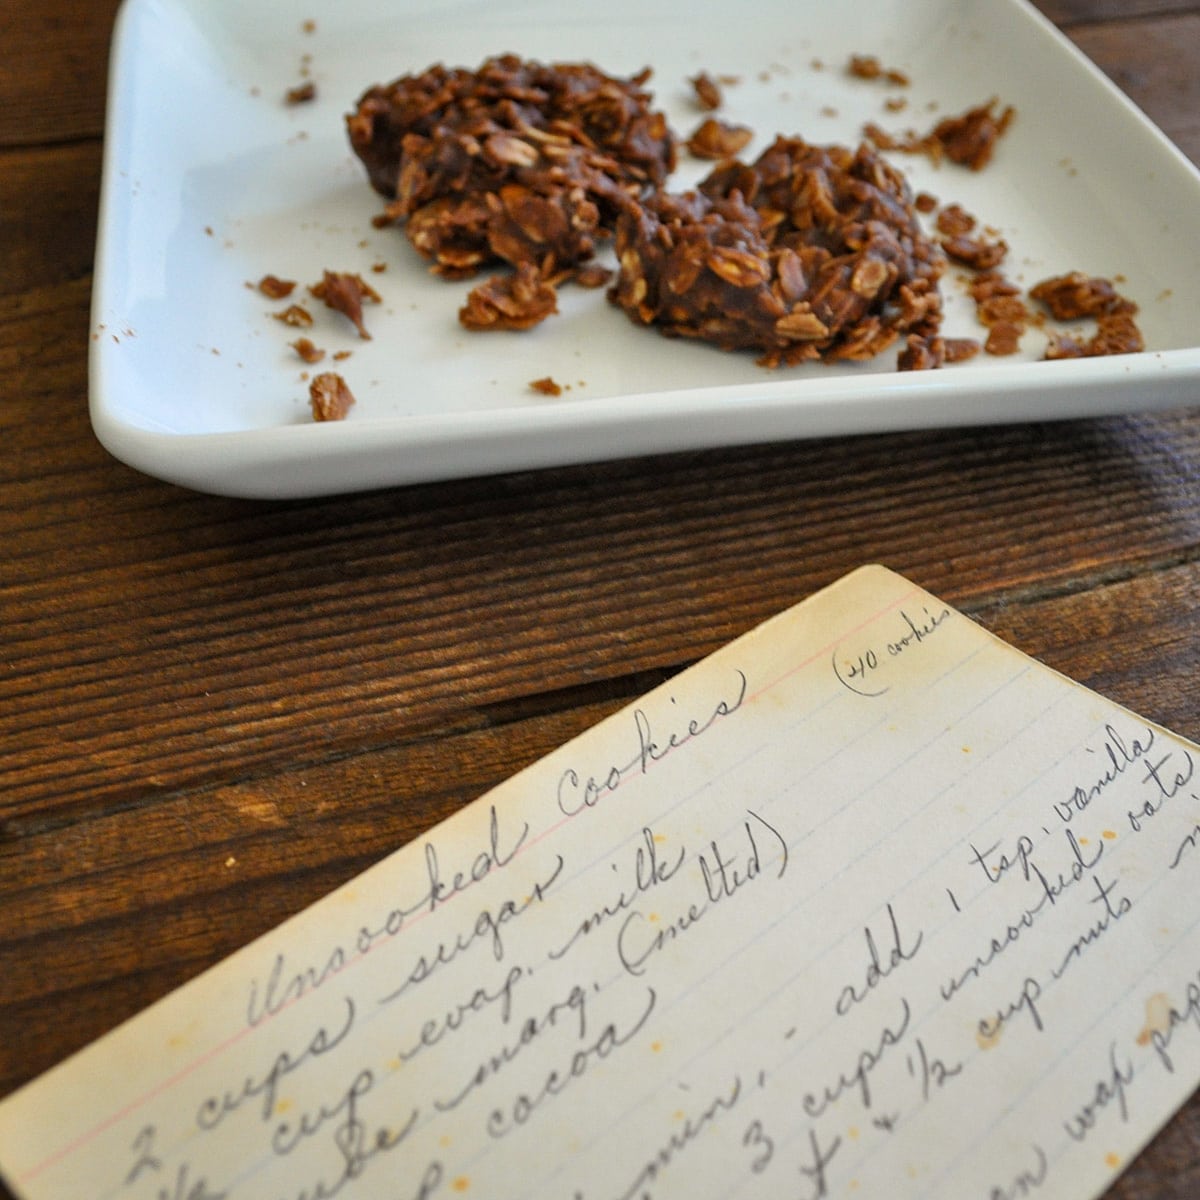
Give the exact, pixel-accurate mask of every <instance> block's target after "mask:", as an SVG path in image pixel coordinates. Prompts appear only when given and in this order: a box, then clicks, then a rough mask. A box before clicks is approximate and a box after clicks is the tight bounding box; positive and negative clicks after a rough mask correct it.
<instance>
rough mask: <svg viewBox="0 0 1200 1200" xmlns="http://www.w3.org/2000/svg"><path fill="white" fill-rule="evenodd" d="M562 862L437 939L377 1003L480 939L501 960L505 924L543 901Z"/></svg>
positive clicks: (418, 980) (398, 994)
mask: <svg viewBox="0 0 1200 1200" xmlns="http://www.w3.org/2000/svg"><path fill="white" fill-rule="evenodd" d="M564 865H565V864H564V863H563V860H562V858H561V856H560V857H558V858H556V859H555V865H554V868H553V869H552V870H551V872H550V874H549V875H547V876H546V877H545V878H544V879H541V880H539V881H538V882H537V883H535V884H534V885H533V888H532V890H531V891H530V894H529V895H527V896H525V897H524V898H523V899H521V900H513V899H511V898H510V899H508V900H505V901H504V902H503V903H502V904H501V905H499V907H498V908H496V909H495V910H492V909H490V908H483V909H480V911H479V914H478V915H477V916H476V918H475V920H474V921H473V922H472V923H471V925H470V926H469V927H468V928H467V929H466V930H462V931H460V932H458V933H457V934H455V935H454V937H453V938H452V939H450V940H447V941H441V942H438V944H437V946H436V948H435V949H433V950H432V951H422V952H421V953H419V954H418V955H417V956H416V958H415V959H414V960H413V962H412V965H411V966H410V967H409V968H408V972H407V974H404V975H402V977H401V981H400V983H399V984H397V985H396V986H395V987H394V988H393V989H392V990H391V991H389V992H387V993H385V994H384V995H383V996H381V997H380V1000H379V1003H380V1004H390V1003H391V1002H392V1001H393V1000H397V999H399V998H400V997H401V996H402V995H404V993H405V992H407V991H408V990H409V988H411V987H415V986H417V985H418V984H422V983H424V982H425V980H427V979H428V978H429V977H430V976H431V975H432V974H433V973H434V972H435V971H436V970H437V969H438V968H439V967H442V966H445V965H446V964H448V963H452V962H454V960H455V959H457V958H458V957H459V955H461V954H464V953H465V952H466V951H468V950H470V949H472V948H473V947H474V946H475V945H477V944H479V943H481V942H482V943H483V944H486V945H488V946H490V948H491V951H492V957H493V959H495V961H496V962H503V961H504V936H503V934H504V927H505V926H506V925H508V924H510V923H511V922H513V921H516V920H518V919H519V918H520V917H521V916H522V915H523V914H525V913H527V912H528V911H529V910H530V909H531V908H532V907H533V906H534V905H535V904H537V905H540V904H542V903H544V902H545V899H546V893H547V892H548V891H549V890H550V888H551V886H552V885H553V884H554V882H555V880H556V879H558V877H559V875H560V874H562V870H563V866H564Z"/></svg>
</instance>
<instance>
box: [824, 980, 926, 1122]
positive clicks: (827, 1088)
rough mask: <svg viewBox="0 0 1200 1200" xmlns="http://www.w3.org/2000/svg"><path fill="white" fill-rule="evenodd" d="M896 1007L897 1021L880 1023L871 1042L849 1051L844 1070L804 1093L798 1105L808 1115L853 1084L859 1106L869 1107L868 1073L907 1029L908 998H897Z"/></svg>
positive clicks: (850, 1087)
mask: <svg viewBox="0 0 1200 1200" xmlns="http://www.w3.org/2000/svg"><path fill="white" fill-rule="evenodd" d="M900 1007H901V1010H902V1012H901V1016H900V1019H899V1021H897V1022H896V1023H895V1024H894V1025H884V1026H883V1027H882V1029H880V1031H879V1035H878V1037H877V1038H876V1039H875V1041H874V1043H873V1044H872V1045H870V1046H867V1047H864V1048H863V1049H861V1050H858V1051H855V1052H853V1065H852V1066H851V1067H850V1069H849V1070H848V1071H841V1072H840V1073H839V1074H838V1076H837V1078H836V1079H835V1080H833V1081H832V1082H831V1083H827V1084H825V1085H824V1087H822V1089H821V1090H820V1092H806V1093H805V1095H804V1098H803V1099H802V1100H801V1101H800V1106H801V1107H802V1108H803V1109H804V1111H805V1113H806V1114H807V1115H808V1116H810V1117H819V1116H821V1115H822V1114H823V1113H824V1112H825V1110H826V1109H828V1108H829V1106H830V1105H831V1104H835V1103H836V1102H837V1101H838V1100H840V1099H841V1097H842V1096H843V1095H844V1094H845V1093H846V1092H848V1091H851V1090H853V1089H856V1088H857V1090H858V1098H859V1100H860V1101H861V1102H862V1106H863V1108H866V1109H869V1108H870V1107H871V1073H872V1072H873V1071H874V1070H875V1068H876V1067H877V1066H878V1065H879V1062H880V1060H881V1059H882V1058H883V1056H884V1053H885V1052H886V1051H887V1049H888V1048H889V1047H890V1046H896V1045H899V1043H900V1042H902V1041H903V1040H904V1035H905V1034H906V1033H907V1032H908V1023H909V1020H910V1018H911V1016H912V1013H911V1010H910V1009H909V1004H908V1001H907V1000H906V999H904V998H901V1000H900Z"/></svg>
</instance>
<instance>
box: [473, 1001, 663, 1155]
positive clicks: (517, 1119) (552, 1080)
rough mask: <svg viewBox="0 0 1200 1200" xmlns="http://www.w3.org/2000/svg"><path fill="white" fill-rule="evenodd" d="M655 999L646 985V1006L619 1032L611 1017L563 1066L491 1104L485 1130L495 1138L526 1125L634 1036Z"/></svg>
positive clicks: (649, 1011)
mask: <svg viewBox="0 0 1200 1200" xmlns="http://www.w3.org/2000/svg"><path fill="white" fill-rule="evenodd" d="M657 1003H658V995H657V993H656V992H655V991H654V989H653V988H647V989H646V1007H645V1008H644V1009H643V1010H642V1012H641V1013H640V1015H639V1016H638V1017H637V1019H636V1020H635V1021H634V1023H633V1024H632V1025H631V1026H630V1027H629V1028H628V1029H626V1030H625V1031H624V1032H622V1031H621V1030H620V1029H618V1027H617V1024H616V1022H614V1021H610V1022H609V1023H608V1024H607V1025H605V1027H604V1028H603V1029H602V1030H601V1032H600V1035H599V1036H598V1037H597V1038H596V1039H595V1040H594V1041H593V1042H591V1043H590V1044H589V1045H586V1046H582V1047H580V1048H579V1049H577V1050H575V1051H574V1053H573V1054H572V1055H571V1059H570V1062H569V1063H568V1065H567V1066H566V1067H565V1068H563V1069H562V1070H558V1069H555V1070H553V1071H551V1072H550V1073H549V1074H548V1075H546V1077H545V1078H544V1079H543V1080H542V1082H541V1083H540V1084H538V1085H537V1086H536V1087H535V1088H533V1089H532V1090H530V1091H522V1092H520V1093H518V1095H517V1096H516V1097H515V1099H513V1101H512V1102H511V1103H510V1104H508V1105H506V1106H505V1107H503V1108H501V1107H496V1108H493V1109H492V1111H491V1113H489V1114H488V1119H487V1131H488V1134H489V1135H490V1136H491V1137H494V1138H501V1137H505V1136H506V1135H507V1134H509V1133H511V1132H512V1131H513V1130H514V1129H519V1128H520V1127H521V1126H523V1125H526V1124H527V1123H528V1122H529V1121H530V1120H531V1119H532V1118H533V1117H534V1116H535V1115H536V1114H537V1113H538V1111H539V1110H541V1109H542V1108H544V1107H545V1106H546V1105H547V1104H550V1103H552V1102H553V1101H554V1099H555V1098H556V1097H558V1096H561V1095H562V1093H563V1092H564V1091H565V1090H566V1089H567V1088H568V1087H569V1086H570V1084H571V1081H572V1080H573V1079H579V1078H581V1077H582V1076H583V1075H585V1074H587V1071H588V1068H589V1067H590V1066H591V1065H592V1064H593V1063H596V1062H603V1061H604V1060H605V1059H606V1058H609V1057H611V1056H612V1055H613V1054H615V1053H616V1052H617V1051H618V1050H620V1049H621V1048H622V1047H623V1046H626V1045H628V1044H629V1043H630V1042H631V1041H632V1040H633V1039H634V1038H635V1037H637V1035H638V1034H639V1033H640V1032H641V1030H642V1027H643V1026H644V1025H645V1024H646V1022H647V1021H649V1020H650V1014H651V1013H653V1012H654V1006H655V1005H656V1004H657Z"/></svg>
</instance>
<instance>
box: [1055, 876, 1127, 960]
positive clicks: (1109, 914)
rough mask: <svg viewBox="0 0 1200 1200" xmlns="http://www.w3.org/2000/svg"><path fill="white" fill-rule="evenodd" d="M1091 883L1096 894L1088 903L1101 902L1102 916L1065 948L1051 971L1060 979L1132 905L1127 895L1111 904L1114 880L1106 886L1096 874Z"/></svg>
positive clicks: (1114, 885) (1114, 886)
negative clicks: (1058, 961)
mask: <svg viewBox="0 0 1200 1200" xmlns="http://www.w3.org/2000/svg"><path fill="white" fill-rule="evenodd" d="M1092 883H1094V884H1095V885H1096V893H1097V894H1096V895H1095V896H1093V897H1092V898H1091V901H1090V903H1092V904H1102V905H1103V906H1104V916H1102V917H1100V918H1098V919H1097V920H1096V922H1095V923H1094V924H1092V925H1090V926H1088V928H1087V929H1085V930H1084V931H1083V933H1082V934H1080V935H1079V937H1077V938H1076V939H1075V940H1074V941H1073V942H1072V943H1071V945H1070V946H1069V947H1068V948H1067V952H1066V953H1065V954H1064V955H1063V956H1062V961H1061V962H1060V963H1059V964H1058V966H1057V967H1055V968H1054V969H1053V971H1052V972H1051V973H1052V974H1053V976H1054V978H1055V979H1061V978H1062V977H1063V975H1064V974H1066V971H1067V968H1068V967H1070V966H1071V964H1072V963H1074V962H1077V961H1078V960H1079V959H1080V958H1082V957H1083V954H1084V952H1085V951H1087V950H1088V949H1090V948H1091V947H1092V945H1094V944H1095V943H1096V942H1097V941H1098V940H1099V939H1100V938H1102V937H1103V936H1104V935H1105V934H1106V933H1107V932H1108V931H1109V929H1110V928H1111V927H1112V926H1113V925H1115V924H1116V923H1117V922H1118V921H1119V920H1120V919H1121V918H1122V917H1123V916H1125V914H1126V913H1127V912H1129V910H1130V909H1131V908H1132V907H1133V901H1132V900H1130V899H1129V897H1128V896H1121V897H1119V898H1118V899H1117V902H1116V904H1115V905H1114V904H1113V901H1112V894H1113V890H1114V889H1115V888H1116V886H1117V884H1116V883H1115V882H1114V883H1111V884H1108V885H1107V886H1106V885H1105V884H1103V883H1101V882H1100V879H1099V877H1098V876H1096V875H1093V876H1092Z"/></svg>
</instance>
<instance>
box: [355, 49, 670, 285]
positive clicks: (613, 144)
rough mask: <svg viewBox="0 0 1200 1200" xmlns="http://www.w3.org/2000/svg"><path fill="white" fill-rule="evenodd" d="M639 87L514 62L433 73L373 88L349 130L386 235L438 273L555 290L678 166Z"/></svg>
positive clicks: (590, 73)
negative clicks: (520, 279) (394, 235)
mask: <svg viewBox="0 0 1200 1200" xmlns="http://www.w3.org/2000/svg"><path fill="white" fill-rule="evenodd" d="M648 78H649V71H648V70H647V71H643V72H642V73H641V74H639V75H636V76H634V77H633V78H631V79H617V78H614V77H613V76H610V75H607V74H605V73H604V72H602V71H600V70H598V69H597V68H596V67H594V66H591V65H590V64H587V63H558V64H551V65H543V64H541V63H538V62H533V61H527V60H524V59H521V58H519V57H517V56H516V55H512V54H505V55H500V56H497V57H494V58H489V59H487V60H486V61H485V62H484V63H483V64H482V66H480V67H479V68H478V70H474V71H471V70H467V69H464V68H454V69H451V68H447V67H445V66H442V65H440V64H439V65H435V66H432V67H430V68H429V69H428V70H426V71H424V72H422V73H421V74H418V75H405V76H403V77H401V78H399V79H397V80H395V81H394V82H392V83H389V84H386V85H378V86H375V87H372V88H370V89H369V90H368V91H367V92H365V93H364V94H363V96H362V97H361V98H360V100H359V102H358V104H357V106H356V109H355V111H354V112H353V113H352V114H350V116H349V117H348V118H347V130H348V132H349V136H350V143H351V146H352V147H353V149H354V152H355V153H356V154H357V155H358V157H359V158H360V160H361V161H362V163H363V165H364V166H365V167H366V170H367V175H368V178H369V179H370V181H371V184H372V186H373V187H374V188H375V189H376V191H378V192H380V193H381V194H382V195H384V196H386V197H387V198H388V200H389V201H390V202H389V204H388V205H387V208H386V209H385V211H384V215H383V218H382V221H381V223H384V224H386V223H389V222H403V223H404V225H405V232H406V234H407V236H408V238H409V240H410V241H411V242H412V244H413V245H414V246H415V247H416V248H417V250H418V251H420V252H421V254H423V255H424V256H425V257H427V258H429V259H431V260H432V261H433V264H434V266H433V270H434V271H435V272H436V273H437V274H440V275H445V276H448V277H451V278H465V277H467V276H470V275H473V274H475V272H476V271H477V270H478V269H479V268H481V267H483V266H485V265H487V264H488V263H494V262H507V263H509V264H511V265H513V266H519V265H521V264H529V265H532V266H534V267H536V268H537V270H538V271H539V273H540V274H541V275H542V276H543V277H545V278H562V277H564V276H565V275H566V274H569V273H570V272H571V271H572V270H573V269H575V268H576V267H577V266H578V265H579V264H581V263H583V262H586V261H587V260H588V259H589V258H591V256H592V254H593V252H594V249H595V245H596V242H597V241H598V240H600V239H603V238H606V237H608V236H609V235H610V234H611V230H612V226H613V224H614V223H615V220H616V217H617V213H618V211H619V209H620V208H621V206H622V203H623V201H624V200H625V198H627V197H636V196H640V195H642V194H643V193H644V192H646V191H647V190H649V189H651V188H656V187H659V186H661V185H662V183H663V182H664V181H665V180H666V177H667V175H668V174H669V172H670V171H671V170H672V169H673V168H674V166H675V154H676V150H675V137H674V135H673V134H672V132H671V130H670V128H669V127H668V125H667V121H666V118H665V117H664V116H663V115H662V113H660V112H656V111H654V110H653V109H651V107H650V100H651V97H650V94H649V93H648V92H647V91H645V90H644V88H643V85H644V84H645V83H646V81H647V79H648Z"/></svg>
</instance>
